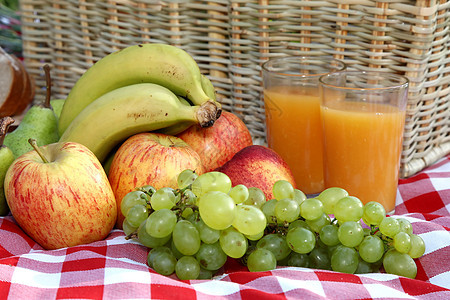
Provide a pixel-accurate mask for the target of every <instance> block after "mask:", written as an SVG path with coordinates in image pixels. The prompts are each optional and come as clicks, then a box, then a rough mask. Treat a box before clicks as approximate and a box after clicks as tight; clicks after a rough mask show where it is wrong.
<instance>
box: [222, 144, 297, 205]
mask: <svg viewBox="0 0 450 300" xmlns="http://www.w3.org/2000/svg"><path fill="white" fill-rule="evenodd" d="M216 171H219V172H223V173H225V174H227V175H228V177H230V179H231V183H232V185H233V186H236V185H238V184H243V185H245V186H247V187H257V188H260V189H261V190H262V191H263V192H264V194H265V195H266V200H270V199H272V198H273V193H272V187H273V184H274V183H275V182H276V181H278V180H287V181H289V182H290V183H291V184H292V185H293V186H294V188H296V184H295V180H294V176H293V175H292V171H291V169H290V167H289V166H288V165H287V163H286V162H285V161H284V160H283V159H282V158H281V156H280V155H279V154H278V153H276V152H275V151H273V150H272V149H270V148H267V147H265V146H261V145H252V146H248V147H245V148H243V149H242V150H240V151H239V152H238V153H236V154H235V155H234V156H233V158H231V159H230V160H229V161H227V162H226V163H225V164H224V165H223V166H221V167H219V168H217V169H216Z"/></svg>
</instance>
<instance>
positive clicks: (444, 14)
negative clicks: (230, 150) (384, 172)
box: [21, 0, 450, 177]
mask: <svg viewBox="0 0 450 300" xmlns="http://www.w3.org/2000/svg"><path fill="white" fill-rule="evenodd" d="M21 8H22V21H23V28H22V32H23V43H24V45H23V48H24V53H23V54H24V57H25V64H26V66H27V68H28V69H29V71H30V73H31V74H32V75H33V76H34V78H35V80H36V84H37V88H38V91H37V96H36V101H42V99H43V98H44V95H45V90H44V87H45V82H44V76H43V70H42V66H43V65H44V64H45V63H48V64H50V65H51V66H52V78H53V98H64V97H66V95H67V94H68V92H69V90H70V88H71V87H72V86H73V84H74V83H75V82H76V80H77V79H78V78H79V77H80V75H81V74H82V73H83V72H84V71H85V70H86V69H87V68H89V67H90V66H91V65H92V64H93V63H94V62H95V61H97V60H99V59H100V58H101V57H103V56H105V55H106V54H108V53H111V52H113V51H115V50H118V49H121V48H124V47H126V46H129V45H133V44H138V43H168V44H172V45H176V46H178V47H180V48H182V49H184V50H186V51H187V52H189V53H190V54H191V55H192V56H193V57H194V58H195V60H196V61H197V62H198V64H199V65H200V67H201V69H202V72H203V73H204V74H205V75H207V76H208V77H209V78H210V79H211V81H212V82H213V84H214V86H215V87H216V90H217V96H218V100H219V101H220V102H221V103H222V104H223V106H224V108H225V109H227V110H229V111H233V112H235V113H236V114H238V115H239V116H240V117H241V118H242V119H243V120H244V122H245V123H246V124H247V126H248V127H249V129H250V131H251V133H252V135H253V138H254V140H255V143H264V141H265V126H264V103H263V99H262V93H261V64H262V63H263V62H264V61H266V60H267V59H268V58H270V57H274V56H279V55H287V54H295V55H306V56H314V55H323V54H329V55H333V56H334V57H335V58H338V59H341V60H343V61H344V62H345V63H346V64H347V66H348V68H350V69H358V70H379V71H385V72H392V73H398V74H402V75H405V76H407V77H408V78H409V80H410V90H409V98H408V108H407V119H406V125H405V131H404V147H403V153H402V160H401V174H400V175H401V177H408V176H410V175H412V174H414V173H416V172H418V171H420V170H422V169H423V168H424V167H426V166H428V165H430V164H431V163H433V162H434V161H436V160H437V159H439V158H440V157H443V156H444V155H445V154H447V153H450V2H449V1H447V0H417V1H412V0H385V1H369V0H330V1H320V0H314V1H313V0H311V1H308V0H304V1H299V0H292V1H269V0H259V1H254V0H229V1H225V0H213V1H188V0H172V1H157V0H153V1H152V0H147V1H144V0H140V1H137V0H136V1H131V0H120V1H94V0H67V1H60V0H52V1H45V0H38V1H37V0H22V1H21Z"/></svg>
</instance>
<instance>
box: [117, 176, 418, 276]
mask: <svg viewBox="0 0 450 300" xmlns="http://www.w3.org/2000/svg"><path fill="white" fill-rule="evenodd" d="M177 183H178V188H177V189H173V188H167V187H166V188H161V189H155V188H154V187H152V186H151V185H146V186H142V187H139V188H137V189H136V190H135V191H131V192H129V193H128V194H126V195H125V197H124V198H123V199H122V202H121V206H120V209H121V212H122V213H123V215H124V216H125V220H124V223H123V230H124V232H125V234H126V235H127V237H128V238H134V239H137V240H138V241H139V242H140V243H141V244H143V245H144V246H146V247H148V248H151V250H150V252H149V254H148V259H147V262H148V265H149V266H150V267H152V268H153V269H154V270H155V271H156V272H158V273H160V274H162V275H171V274H173V273H175V274H176V275H177V277H178V278H179V279H183V280H184V279H206V278H211V277H212V276H213V275H214V274H215V273H216V272H217V271H218V270H219V269H220V268H221V267H222V266H223V265H224V264H225V262H226V260H227V257H231V258H235V259H241V261H242V262H243V263H244V264H246V265H247V267H248V269H249V271H268V270H272V269H275V268H276V267H277V266H296V267H311V268H318V269H326V270H333V271H338V272H345V273H370V272H377V271H378V270H379V269H380V267H381V265H383V267H384V270H385V271H386V272H388V273H392V274H396V275H401V276H405V277H409V278H415V276H416V273H417V267H416V264H415V262H414V260H413V259H414V258H418V257H420V256H422V255H423V253H424V252H425V244H424V242H423V240H422V238H421V237H419V236H418V235H415V234H413V230H412V226H411V223H410V222H409V221H408V220H406V219H402V218H399V219H395V218H392V217H387V216H386V212H385V210H384V208H383V206H382V205H381V204H379V203H377V202H369V203H367V204H366V205H363V204H362V203H361V201H360V200H359V199H358V198H356V197H353V196H349V195H348V193H347V192H346V191H345V190H344V189H342V188H329V189H326V190H324V191H323V192H322V193H320V194H319V195H318V196H317V197H316V198H307V197H306V196H305V194H304V193H303V192H302V191H300V190H299V189H296V188H294V187H293V186H292V184H291V183H289V182H288V181H286V180H279V181H276V182H275V184H274V185H273V195H274V198H273V199H267V200H268V201H266V198H265V196H264V193H263V192H262V191H261V190H260V189H258V188H254V187H246V186H245V185H236V186H234V187H232V184H231V180H230V178H229V177H228V176H227V175H226V174H224V173H222V172H217V171H212V172H207V173H204V174H202V175H198V174H196V173H195V172H194V171H192V170H188V169H187V170H184V171H182V172H181V173H180V174H179V176H178V178H177ZM361 220H362V222H361Z"/></svg>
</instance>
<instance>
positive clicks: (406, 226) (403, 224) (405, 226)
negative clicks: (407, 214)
mask: <svg viewBox="0 0 450 300" xmlns="http://www.w3.org/2000/svg"><path fill="white" fill-rule="evenodd" d="M397 221H398V223H399V224H400V231H403V232H406V233H407V234H409V235H411V234H413V228H412V224H411V222H409V221H408V220H407V219H405V218H398V219H397Z"/></svg>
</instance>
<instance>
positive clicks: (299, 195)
mask: <svg viewBox="0 0 450 300" xmlns="http://www.w3.org/2000/svg"><path fill="white" fill-rule="evenodd" d="M292 199H293V200H295V201H296V202H297V203H298V205H301V204H302V202H303V201H305V200H306V195H305V193H303V192H302V191H301V190H299V189H294V197H293V198H292Z"/></svg>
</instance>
